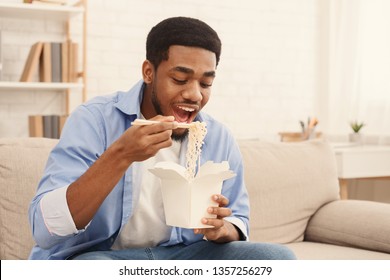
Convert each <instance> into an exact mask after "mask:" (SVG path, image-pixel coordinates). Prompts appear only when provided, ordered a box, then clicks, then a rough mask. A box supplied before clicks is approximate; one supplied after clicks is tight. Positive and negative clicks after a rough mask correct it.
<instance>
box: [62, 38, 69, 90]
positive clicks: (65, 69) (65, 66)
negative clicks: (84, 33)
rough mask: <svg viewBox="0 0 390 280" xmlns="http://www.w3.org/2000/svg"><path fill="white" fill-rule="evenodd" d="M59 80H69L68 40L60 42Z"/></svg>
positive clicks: (65, 81)
mask: <svg viewBox="0 0 390 280" xmlns="http://www.w3.org/2000/svg"><path fill="white" fill-rule="evenodd" d="M61 81H62V82H63V83H68V82H69V42H68V41H65V42H62V43H61Z"/></svg>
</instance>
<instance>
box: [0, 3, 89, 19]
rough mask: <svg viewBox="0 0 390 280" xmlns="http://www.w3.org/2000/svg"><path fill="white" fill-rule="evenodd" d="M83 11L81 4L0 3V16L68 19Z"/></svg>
mask: <svg viewBox="0 0 390 280" xmlns="http://www.w3.org/2000/svg"><path fill="white" fill-rule="evenodd" d="M83 12H84V7H82V6H64V5H39V4H23V3H0V17H8V18H21V19H26V18H29V19H31V18H34V19H50V20H59V21H62V20H68V19H70V18H71V17H73V16H76V15H79V14H81V13H83Z"/></svg>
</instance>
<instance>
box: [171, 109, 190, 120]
mask: <svg viewBox="0 0 390 280" xmlns="http://www.w3.org/2000/svg"><path fill="white" fill-rule="evenodd" d="M174 115H175V119H176V121H177V122H187V120H188V119H189V117H190V115H191V113H189V112H186V111H184V110H180V109H178V110H174Z"/></svg>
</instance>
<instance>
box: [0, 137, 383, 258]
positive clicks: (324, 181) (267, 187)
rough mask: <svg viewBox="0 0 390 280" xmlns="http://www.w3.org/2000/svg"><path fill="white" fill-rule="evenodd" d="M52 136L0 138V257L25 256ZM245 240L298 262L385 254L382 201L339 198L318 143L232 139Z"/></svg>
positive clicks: (330, 158)
mask: <svg viewBox="0 0 390 280" xmlns="http://www.w3.org/2000/svg"><path fill="white" fill-rule="evenodd" d="M56 142H57V140H53V139H43V138H15V139H0V226H1V227H0V259H2V260H4V259H26V258H27V257H28V254H29V252H30V249H31V247H32V246H33V239H32V237H31V233H30V228H29V225H28V220H27V209H28V205H29V203H30V200H31V198H32V197H33V195H34V193H35V189H36V186H37V183H38V180H39V178H40V176H41V174H42V171H43V168H44V165H45V162H46V159H47V156H48V153H49V151H50V150H51V149H52V147H53V146H54V145H55V144H56ZM239 144H240V147H241V152H242V154H243V158H244V167H245V177H246V183H247V187H248V191H249V195H250V201H251V209H252V210H251V234H250V239H251V240H252V241H264V242H278V243H283V244H287V246H288V247H290V248H291V249H292V250H293V251H294V252H295V253H296V255H297V257H298V258H299V259H390V215H389V214H390V204H384V203H376V202H368V201H350V200H348V201H347V200H339V189H338V181H337V176H336V165H335V159H334V155H333V152H332V150H331V148H330V146H329V145H328V144H326V143H324V142H321V141H309V142H301V143H276V142H275V143H271V142H263V141H257V140H252V141H251V140H242V141H240V142H239Z"/></svg>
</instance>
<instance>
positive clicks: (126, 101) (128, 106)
mask: <svg viewBox="0 0 390 280" xmlns="http://www.w3.org/2000/svg"><path fill="white" fill-rule="evenodd" d="M144 87H145V83H144V81H143V80H140V81H139V82H137V83H136V84H135V85H134V86H133V87H132V88H131V89H130V90H129V91H127V92H120V93H119V94H118V96H117V100H116V104H115V105H114V106H115V107H116V108H118V109H119V110H120V111H121V112H123V113H124V114H126V115H136V116H137V117H139V116H141V102H142V98H143V93H144Z"/></svg>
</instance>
